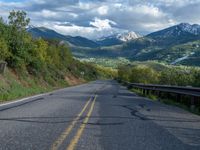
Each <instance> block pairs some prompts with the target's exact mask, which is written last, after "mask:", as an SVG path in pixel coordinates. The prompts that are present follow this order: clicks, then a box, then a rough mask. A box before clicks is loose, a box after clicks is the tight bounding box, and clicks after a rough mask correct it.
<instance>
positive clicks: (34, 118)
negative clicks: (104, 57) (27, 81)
mask: <svg viewBox="0 0 200 150" xmlns="http://www.w3.org/2000/svg"><path fill="white" fill-rule="evenodd" d="M0 149H1V150H46V149H47V150H49V149H50V150H73V149H77V150H200V117H199V116H196V115H193V114H191V113H189V112H186V111H184V110H182V109H180V108H177V107H174V106H168V105H165V104H161V103H159V102H153V101H150V100H148V99H146V98H143V97H139V96H137V95H135V94H134V93H131V92H129V91H128V90H127V89H126V88H125V87H123V86H120V85H119V84H118V83H117V82H115V81H112V80H107V81H95V82H91V83H89V84H84V85H80V86H76V87H71V88H66V89H62V90H58V91H55V92H52V93H48V94H46V95H40V96H38V97H33V98H28V99H25V100H23V101H18V102H16V103H10V104H6V105H5V104H4V105H0Z"/></svg>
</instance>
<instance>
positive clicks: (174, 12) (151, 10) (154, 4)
mask: <svg viewBox="0 0 200 150" xmlns="http://www.w3.org/2000/svg"><path fill="white" fill-rule="evenodd" d="M13 9H14V10H24V11H26V12H27V14H28V17H30V18H31V24H32V25H34V26H45V27H47V28H51V29H54V30H56V31H58V32H60V33H62V34H65V35H73V36H77V35H80V36H85V37H88V38H91V39H94V38H100V37H102V36H109V35H112V34H116V33H123V32H128V31H134V32H136V33H139V34H147V33H150V32H153V31H156V30H160V29H163V28H166V27H169V26H172V25H176V24H179V23H182V22H187V23H191V24H200V17H199V14H200V0H0V15H1V16H2V17H3V18H4V19H6V18H7V16H8V13H9V11H11V10H13Z"/></svg>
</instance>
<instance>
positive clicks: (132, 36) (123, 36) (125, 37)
mask: <svg viewBox="0 0 200 150" xmlns="http://www.w3.org/2000/svg"><path fill="white" fill-rule="evenodd" d="M139 37H141V36H140V35H138V34H136V33H135V32H133V31H132V32H128V33H124V34H118V35H117V38H118V39H120V40H121V41H123V42H127V41H131V40H134V39H137V38H139Z"/></svg>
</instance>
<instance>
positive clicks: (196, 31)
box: [147, 23, 200, 45]
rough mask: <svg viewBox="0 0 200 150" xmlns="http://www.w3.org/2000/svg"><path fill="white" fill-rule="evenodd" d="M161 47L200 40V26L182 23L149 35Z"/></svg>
mask: <svg viewBox="0 0 200 150" xmlns="http://www.w3.org/2000/svg"><path fill="white" fill-rule="evenodd" d="M147 37H148V38H152V39H154V40H156V41H157V43H159V44H160V45H171V44H173V45H174V44H180V43H185V42H190V41H193V40H198V39H199V38H200V25H197V24H194V25H191V24H189V23H181V24H178V25H175V26H172V27H169V28H166V29H164V30H160V31H157V32H153V33H151V34H149V35H147Z"/></svg>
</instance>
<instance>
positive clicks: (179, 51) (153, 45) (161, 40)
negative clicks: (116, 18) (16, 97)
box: [27, 23, 200, 66]
mask: <svg viewBox="0 0 200 150" xmlns="http://www.w3.org/2000/svg"><path fill="white" fill-rule="evenodd" d="M27 30H28V32H30V33H31V34H32V35H33V36H34V37H36V38H37V37H42V38H45V39H58V40H61V41H64V42H66V43H68V45H69V46H70V47H71V49H72V53H74V55H75V56H76V57H79V58H91V57H94V58H116V57H124V58H127V59H129V60H137V61H147V60H157V61H164V62H167V63H170V64H186V65H188V64H189V65H198V66H200V59H199V58H200V25H197V24H194V25H191V24H188V23H181V24H178V25H175V26H172V27H169V28H166V29H163V30H160V31H157V32H153V33H150V34H148V35H146V36H143V37H142V36H140V35H138V34H136V33H135V32H128V33H124V34H115V35H112V36H109V37H103V38H100V39H97V40H90V39H87V38H84V37H80V36H76V37H72V36H65V35H62V34H60V33H57V32H55V31H53V30H50V29H47V28H44V27H39V28H36V27H30V28H28V29H27Z"/></svg>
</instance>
